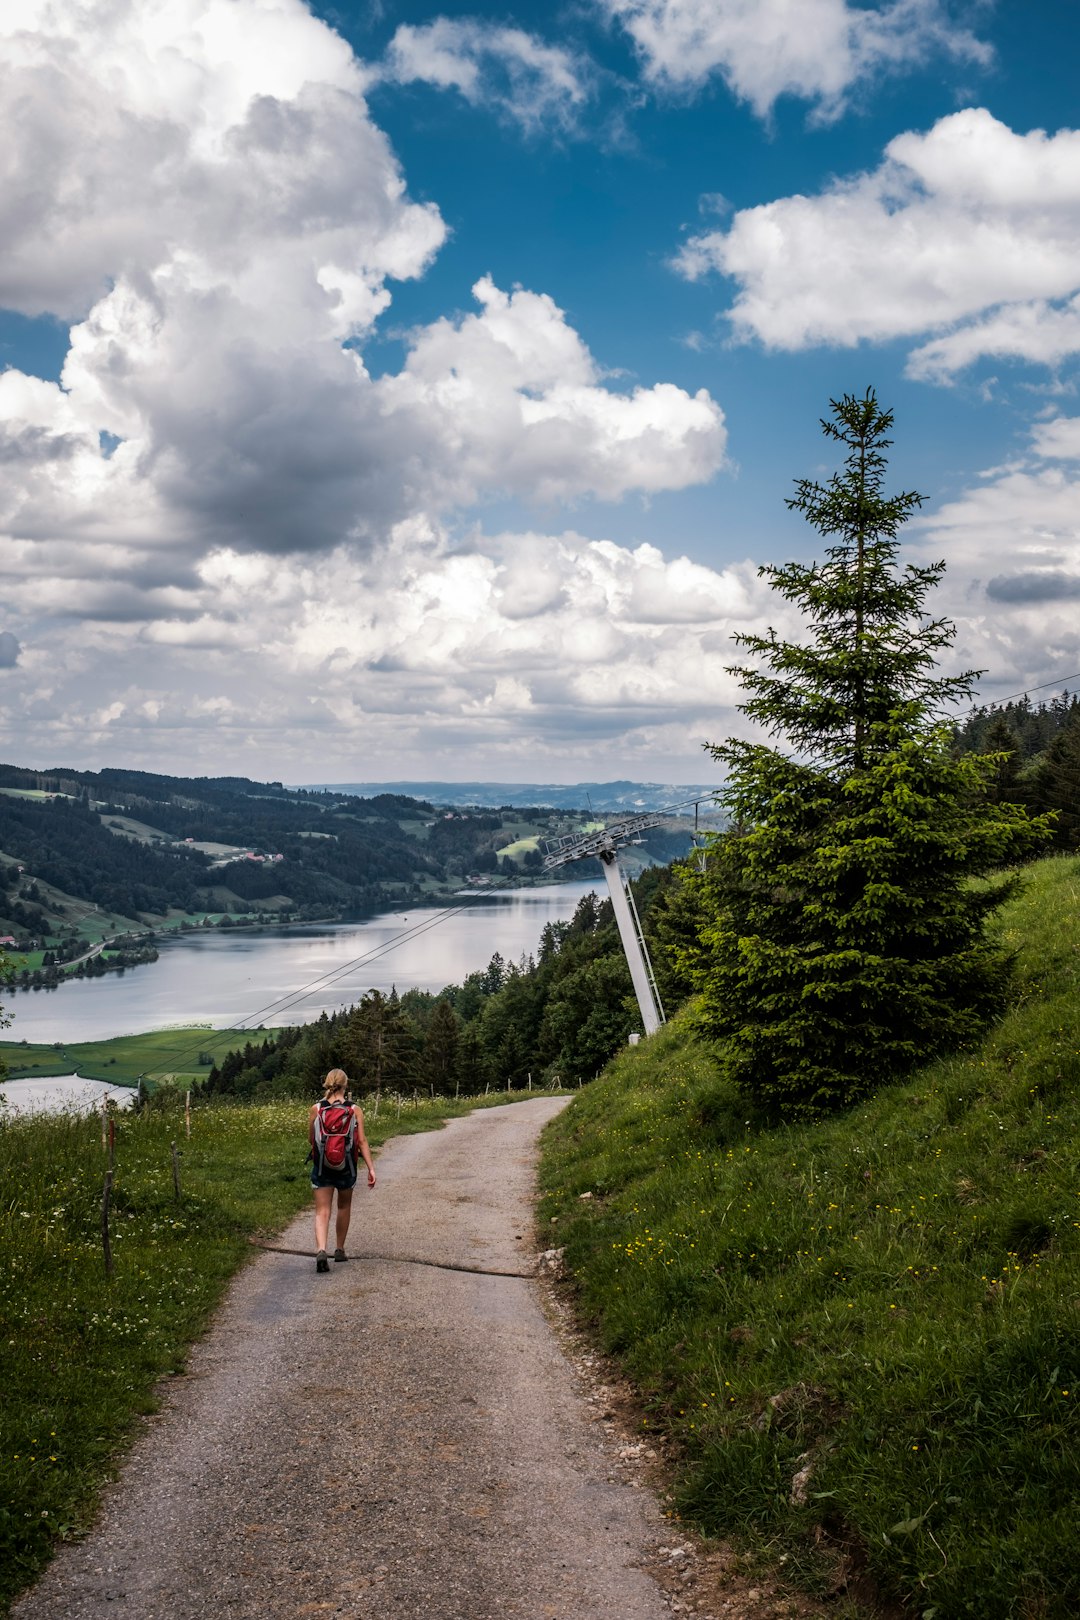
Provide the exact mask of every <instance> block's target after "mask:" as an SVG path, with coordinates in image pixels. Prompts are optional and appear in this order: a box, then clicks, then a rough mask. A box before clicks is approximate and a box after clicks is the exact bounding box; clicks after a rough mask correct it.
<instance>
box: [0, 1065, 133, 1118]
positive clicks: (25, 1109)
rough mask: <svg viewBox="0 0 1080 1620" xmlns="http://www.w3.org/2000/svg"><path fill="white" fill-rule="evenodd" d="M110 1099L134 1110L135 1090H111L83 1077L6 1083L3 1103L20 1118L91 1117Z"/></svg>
mask: <svg viewBox="0 0 1080 1620" xmlns="http://www.w3.org/2000/svg"><path fill="white" fill-rule="evenodd" d="M105 1097H108V1099H109V1101H110V1102H113V1103H115V1104H116V1106H117V1108H130V1107H131V1106H132V1104H133V1103H134V1101H135V1087H134V1086H108V1085H106V1084H105V1083H104V1081H102V1080H84V1079H83V1078H82V1076H81V1075H79V1074H54V1075H50V1076H49V1077H48V1079H46V1080H6V1081H5V1082H4V1084H3V1085H2V1086H0V1101H2V1102H3V1103H4V1104H5V1105H6V1106H7V1107H8V1108H10V1109H11V1110H12V1111H13V1112H14V1113H16V1114H43V1113H44V1114H55V1113H61V1112H67V1111H68V1110H69V1109H70V1110H73V1111H75V1112H77V1113H80V1114H88V1113H91V1112H92V1111H94V1110H96V1109H98V1108H100V1107H101V1103H102V1099H103V1098H105Z"/></svg>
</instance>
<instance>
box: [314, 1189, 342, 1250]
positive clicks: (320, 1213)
mask: <svg viewBox="0 0 1080 1620" xmlns="http://www.w3.org/2000/svg"><path fill="white" fill-rule="evenodd" d="M333 1201H334V1189H333V1187H316V1188H315V1248H316V1249H317V1250H319V1249H325V1248H326V1234H327V1232H328V1231H329V1230H330V1205H331V1204H332V1203H333ZM340 1219H341V1217H340V1215H339V1217H338V1220H339V1222H340Z"/></svg>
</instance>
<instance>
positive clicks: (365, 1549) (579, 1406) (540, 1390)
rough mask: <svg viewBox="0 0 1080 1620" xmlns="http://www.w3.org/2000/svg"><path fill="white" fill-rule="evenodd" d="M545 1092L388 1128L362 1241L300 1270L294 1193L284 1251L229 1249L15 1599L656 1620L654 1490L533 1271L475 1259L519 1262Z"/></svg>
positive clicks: (187, 1609) (33, 1607)
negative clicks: (230, 1257)
mask: <svg viewBox="0 0 1080 1620" xmlns="http://www.w3.org/2000/svg"><path fill="white" fill-rule="evenodd" d="M565 1101H566V1099H565V1098H550V1097H549V1098H541V1099H538V1100H536V1101H532V1102H527V1103H515V1104H513V1105H509V1106H504V1107H499V1108H493V1109H490V1110H483V1111H477V1112H476V1113H474V1114H471V1115H469V1116H468V1117H467V1118H464V1119H459V1120H455V1121H453V1122H451V1123H450V1124H449V1125H448V1126H447V1127H446V1128H445V1129H444V1130H442V1131H438V1132H432V1133H429V1134H426V1135H420V1136H411V1137H398V1138H395V1139H394V1140H392V1141H391V1142H389V1143H388V1144H387V1145H386V1146H385V1147H384V1148H383V1150H382V1151H381V1153H380V1155H379V1159H378V1164H377V1169H378V1173H379V1184H378V1186H377V1188H376V1189H375V1191H374V1192H372V1193H370V1194H369V1193H368V1192H367V1191H366V1189H364V1188H362V1187H361V1188H358V1191H357V1194H356V1217H355V1219H354V1225H353V1231H352V1233H351V1234H350V1238H351V1242H352V1246H353V1249H354V1251H355V1252H356V1255H357V1256H358V1257H356V1258H353V1259H352V1260H350V1262H349V1263H348V1264H347V1265H332V1266H331V1268H330V1272H329V1274H327V1275H317V1274H316V1272H315V1266H314V1263H313V1261H312V1260H311V1259H310V1258H309V1257H308V1256H309V1255H310V1241H311V1237H310V1218H309V1217H308V1216H307V1215H305V1216H304V1217H303V1218H301V1219H298V1220H297V1221H296V1222H295V1223H294V1224H293V1225H292V1226H291V1227H290V1228H289V1230H288V1231H287V1232H286V1233H284V1234H283V1235H282V1236H281V1238H280V1239H279V1240H278V1243H279V1246H280V1248H281V1249H283V1250H287V1249H288V1248H290V1247H292V1248H296V1249H299V1250H303V1251H304V1257H303V1258H302V1257H301V1256H300V1255H290V1254H288V1253H280V1252H277V1253H264V1254H260V1255H259V1256H258V1258H257V1259H255V1260H254V1261H253V1263H252V1264H251V1265H250V1266H248V1267H247V1268H245V1270H244V1271H243V1272H242V1273H241V1274H240V1276H239V1277H238V1278H237V1279H236V1280H235V1281H234V1283H233V1285H232V1287H231V1289H230V1291H229V1294H228V1296H227V1298H226V1300H225V1303H224V1305H223V1307H222V1309H221V1310H220V1312H219V1314H218V1316H217V1318H216V1321H215V1325H214V1326H213V1328H212V1330H211V1331H210V1332H209V1333H208V1335H207V1336H206V1337H205V1338H204V1339H203V1340H202V1341H201V1342H200V1343H199V1344H198V1345H197V1346H196V1347H195V1349H194V1351H193V1352H192V1355H191V1358H190V1362H189V1367H188V1371H187V1373H186V1375H185V1376H183V1377H181V1378H177V1379H173V1380H171V1381H170V1383H169V1386H168V1391H167V1397H166V1401H165V1405H164V1409H163V1411H162V1412H160V1413H159V1414H158V1415H156V1416H155V1417H153V1418H151V1419H149V1420H148V1421H147V1424H146V1428H145V1432H144V1433H143V1435H142V1436H141V1437H140V1438H139V1440H138V1441H137V1443H136V1445H135V1447H134V1450H133V1451H132V1453H131V1455H130V1457H129V1459H128V1461H127V1463H126V1464H125V1466H124V1470H123V1473H122V1476H121V1478H120V1479H119V1481H118V1483H117V1484H116V1486H115V1487H113V1488H112V1489H111V1490H110V1491H109V1493H108V1495H107V1499H106V1502H105V1506H104V1510H103V1512H102V1515H101V1519H100V1522H99V1524H98V1527H97V1529H96V1530H95V1531H94V1533H93V1534H92V1535H91V1536H90V1537H89V1538H88V1539H87V1540H85V1541H84V1542H82V1543H80V1544H78V1545H75V1546H70V1547H65V1548H63V1549H61V1551H60V1554H59V1556H58V1557H57V1558H56V1560H55V1561H54V1563H53V1564H52V1565H51V1567H50V1568H49V1570H48V1571H47V1572H46V1574H45V1576H44V1578H43V1580H42V1581H41V1582H40V1584H39V1585H38V1586H37V1587H36V1588H34V1589H33V1591H31V1592H30V1593H29V1594H28V1595H26V1596H25V1597H24V1598H23V1599H22V1600H21V1601H20V1603H18V1604H17V1605H16V1607H15V1609H14V1611H13V1612H14V1615H15V1616H16V1617H17V1620H104V1617H105V1616H108V1617H109V1620H202V1617H203V1616H205V1615H208V1614H209V1615H213V1616H215V1617H218V1616H221V1617H227V1620H283V1617H286V1616H289V1617H292V1616H297V1617H299V1616H328V1617H330V1616H343V1617H349V1620H361V1617H363V1620H505V1617H514V1620H666V1617H667V1616H668V1615H669V1614H670V1609H669V1605H668V1600H667V1598H666V1596H665V1594H664V1593H663V1592H662V1590H661V1589H660V1587H659V1586H657V1585H656V1584H654V1582H653V1580H652V1578H651V1577H650V1576H649V1575H648V1574H647V1573H646V1572H645V1570H644V1569H643V1567H642V1566H643V1564H644V1562H645V1561H646V1560H647V1559H648V1557H649V1555H650V1553H651V1552H652V1551H653V1550H654V1549H655V1545H656V1542H657V1540H658V1539H659V1538H660V1537H661V1535H662V1530H663V1524H664V1521H663V1518H662V1516H661V1514H660V1510H659V1508H658V1506H657V1504H656V1502H655V1499H654V1498H653V1497H652V1496H651V1495H650V1493H649V1492H648V1491H647V1490H646V1489H642V1488H635V1486H634V1485H633V1483H632V1482H630V1481H628V1480H626V1479H625V1478H623V1477H621V1471H620V1469H619V1466H618V1459H617V1446H618V1443H617V1441H616V1440H614V1439H613V1438H612V1436H611V1435H610V1433H609V1432H607V1430H606V1429H605V1427H604V1425H603V1424H602V1423H601V1422H599V1421H598V1414H597V1412H596V1409H595V1407H594V1406H590V1404H589V1402H588V1400H587V1398H586V1396H587V1392H586V1391H585V1390H584V1389H583V1387H582V1386H581V1384H580V1382H579V1379H578V1376H577V1374H576V1373H575V1371H574V1369H573V1368H572V1366H571V1364H570V1363H569V1362H568V1360H567V1359H566V1357H565V1356H564V1355H563V1352H562V1350H561V1349H560V1347H559V1344H558V1342H557V1339H556V1337H555V1335H554V1333H553V1331H552V1329H551V1327H550V1326H549V1324H548V1322H547V1320H546V1318H545V1316H544V1313H543V1311H542V1309H541V1301H540V1294H539V1289H538V1285H537V1284H536V1283H535V1282H534V1281H532V1280H531V1279H527V1278H524V1277H520V1276H506V1275H503V1276H497V1275H483V1274H480V1273H482V1272H487V1271H491V1272H515V1271H526V1270H528V1269H529V1266H530V1249H531V1239H532V1219H533V1217H532V1201H533V1186H534V1168H535V1159H536V1140H537V1136H538V1134H539V1131H540V1129H541V1127H542V1126H543V1125H544V1123H545V1122H546V1121H547V1120H548V1119H550V1118H551V1117H552V1116H553V1115H554V1114H555V1113H557V1112H558V1110H559V1109H560V1108H561V1107H563V1106H564V1104H565ZM365 1253H367V1254H378V1255H380V1256H390V1257H395V1256H410V1257H413V1259H412V1260H409V1259H397V1258H390V1259H387V1258H382V1259H379V1260H374V1259H370V1260H365V1259H363V1258H360V1257H359V1256H362V1255H363V1254H365ZM415 1259H424V1260H426V1261H428V1262H431V1261H435V1262H440V1263H442V1262H448V1263H451V1264H454V1265H468V1266H474V1267H477V1268H478V1270H477V1271H476V1272H466V1271H459V1270H441V1269H437V1267H436V1266H433V1265H431V1264H425V1265H417V1264H415V1263H413V1260H415Z"/></svg>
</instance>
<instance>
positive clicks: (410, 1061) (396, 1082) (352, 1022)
mask: <svg viewBox="0 0 1080 1620" xmlns="http://www.w3.org/2000/svg"><path fill="white" fill-rule="evenodd" d="M344 1058H345V1068H346V1069H347V1070H348V1072H349V1075H350V1077H351V1079H352V1081H353V1084H354V1086H355V1087H356V1088H357V1089H358V1090H363V1091H382V1090H383V1089H384V1088H386V1087H394V1086H403V1085H405V1084H407V1083H408V1081H410V1080H411V1079H412V1078H413V1074H414V1072H415V1066H416V1042H415V1039H414V1036H413V1032H412V1028H411V1026H410V1024H409V1022H408V1020H407V1019H406V1017H405V1015H404V1014H403V1012H402V1011H401V1006H400V1004H399V1002H398V999H397V995H396V993H394V994H393V996H392V997H391V996H384V995H383V994H382V992H381V991H379V990H369V991H368V993H367V995H366V996H364V997H363V999H362V1000H361V1002H360V1005H359V1006H358V1007H355V1008H354V1009H353V1011H352V1013H351V1014H350V1016H349V1022H348V1025H347V1027H346V1032H345V1040H344Z"/></svg>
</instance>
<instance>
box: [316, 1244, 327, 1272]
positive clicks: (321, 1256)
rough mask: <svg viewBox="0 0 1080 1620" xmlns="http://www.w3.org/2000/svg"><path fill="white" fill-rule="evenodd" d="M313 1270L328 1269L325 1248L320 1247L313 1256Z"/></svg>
mask: <svg viewBox="0 0 1080 1620" xmlns="http://www.w3.org/2000/svg"><path fill="white" fill-rule="evenodd" d="M315 1270H316V1271H329V1270H330V1262H329V1260H328V1259H327V1258H326V1250H325V1249H320V1250H319V1252H318V1254H317V1255H316V1256H315Z"/></svg>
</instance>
